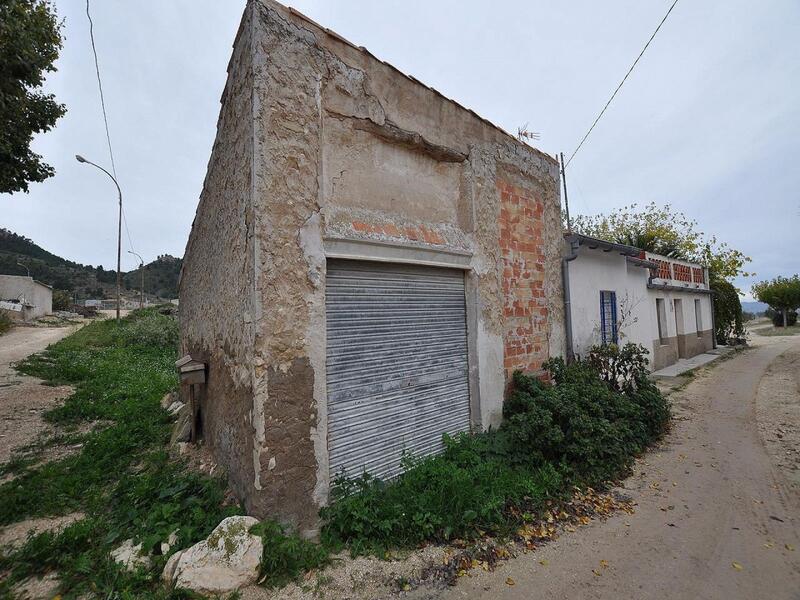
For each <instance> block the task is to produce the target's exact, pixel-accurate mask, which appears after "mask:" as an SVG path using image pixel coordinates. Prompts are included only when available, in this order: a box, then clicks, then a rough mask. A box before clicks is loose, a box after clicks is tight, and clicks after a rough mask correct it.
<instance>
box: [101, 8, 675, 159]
mask: <svg viewBox="0 0 800 600" xmlns="http://www.w3.org/2000/svg"><path fill="white" fill-rule="evenodd" d="M87 1H88V0H87ZM677 3H678V0H674V2H673V3H672V5H671V6H670V7H669V10H668V11H667V14H665V15H664V18H663V19H661V22H660V23H659V24H658V27H656V30H655V31H654V32H653V35H651V36H650V39H649V40H647V43H646V44H645V45H644V48H642V51H641V52H639V56H637V57H636V60H635V61H633V64H632V65H631V68H630V69H628V72H627V73H625V77H623V78H622V81H620V82H619V85H618V86H617V89H615V90H614V93H613V94H611V98H609V99H608V102H606V105H605V106H604V107H603V110H601V111H600V114H599V115H597V118H596V119H595V120H594V123H592V126H591V127H589V131H587V132H586V135H584V136H583V139H582V140H581V143H580V144H578V147H577V148H575V151H574V152H573V153H572V156H570V157H569V160H567V164H566V165H564V166H565V167H566V166H568V165H569V163H571V162H572V159H573V158H575V155H576V154H577V153H578V150H580V149H581V146H583V143H584V142H585V141H586V138H588V137H589V134H590V133H592V130H593V129H594V127H595V125H597V122H598V121H599V120H600V118H601V117H602V116H603V115H604V114H605V112H606V109H607V108H608V106H609V104H611V101H612V100H613V99H614V97H615V96H616V95H617V92H619V90H620V88H621V87H622V84H624V83H625V80H626V79H628V76H629V75H630V74H631V73H632V72H633V69H634V68H635V67H636V64H637V63H638V62H639V59H641V58H642V56H643V55H644V53H645V51H646V50H647V48H648V46H650V42H652V41H653V38H655V37H656V34H657V33H658V30H659V29H661V26H662V25H663V24H664V22H665V21H666V20H667V17H669V15H670V13H671V12H672V9H673V8H675V5H676V4H677Z"/></svg>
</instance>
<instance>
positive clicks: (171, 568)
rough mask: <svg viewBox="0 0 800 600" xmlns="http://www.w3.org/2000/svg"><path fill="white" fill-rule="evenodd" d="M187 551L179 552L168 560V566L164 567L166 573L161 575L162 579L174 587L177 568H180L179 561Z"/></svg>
mask: <svg viewBox="0 0 800 600" xmlns="http://www.w3.org/2000/svg"><path fill="white" fill-rule="evenodd" d="M184 552H185V550H178V551H177V552H176V553H175V554H173V555H172V556H170V557H169V558H168V559H167V564H166V565H164V572H163V573H162V574H161V579H163V580H164V582H166V583H167V584H168V585H172V584H173V583H174V581H175V568H176V567H177V566H178V561H179V560H180V559H181V555H182V554H183V553H184Z"/></svg>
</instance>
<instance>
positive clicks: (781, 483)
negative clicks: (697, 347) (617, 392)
mask: <svg viewBox="0 0 800 600" xmlns="http://www.w3.org/2000/svg"><path fill="white" fill-rule="evenodd" d="M761 343H762V344H763V345H761V346H759V347H757V348H754V349H752V350H749V351H748V352H746V353H743V354H742V355H739V356H737V357H735V358H733V359H731V360H728V361H726V362H723V363H721V364H718V365H716V366H714V367H713V368H712V369H710V370H709V371H708V372H705V373H701V374H700V375H698V377H697V378H696V380H694V381H693V382H692V383H690V384H689V385H688V386H687V387H686V388H684V389H683V390H681V391H678V392H676V393H675V394H673V396H672V400H673V402H674V404H675V414H676V417H677V419H676V423H675V427H674V430H673V432H672V433H671V434H670V435H669V436H668V438H667V440H665V442H664V444H663V445H662V446H661V447H660V448H659V449H657V450H656V451H655V452H653V453H651V454H649V455H648V456H647V457H646V458H645V461H642V462H640V463H639V464H638V465H637V467H636V472H635V474H634V476H633V477H631V478H629V479H628V480H627V481H626V483H625V490H624V491H625V492H626V493H627V494H629V495H631V496H632V497H633V498H634V499H635V500H636V501H637V502H638V507H637V509H636V513H635V514H634V515H631V516H629V515H619V516H616V517H613V518H611V519H609V520H608V521H606V522H597V523H594V524H593V525H590V526H589V527H586V528H582V529H580V530H578V532H576V533H575V534H572V535H568V536H564V537H562V538H561V539H560V540H558V541H557V542H555V543H552V544H549V545H547V546H545V547H542V548H540V549H538V550H537V551H536V552H533V553H530V554H527V555H523V556H521V557H519V558H516V559H513V560H511V561H509V562H508V563H506V564H504V565H502V566H501V567H500V568H498V569H497V570H496V571H495V572H494V573H484V572H480V571H478V570H475V571H473V572H472V573H471V576H470V577H464V578H462V579H461V580H460V582H459V584H458V585H457V586H455V587H454V588H451V589H448V590H444V591H433V590H431V591H428V592H424V591H423V590H418V592H421V593H418V594H414V597H415V598H442V599H447V600H450V599H455V598H485V599H489V598H491V600H501V599H515V600H516V599H521V598H526V599H529V598H547V599H551V598H564V599H566V598H569V599H578V598H609V599H610V598H614V599H617V598H624V599H628V598H637V599H639V598H653V599H655V598H658V599H663V598H670V599H686V600H696V599H720V600H723V599H725V600H728V599H734V598H735V599H739V598H741V599H748V600H749V599H756V598H770V599H776V600H777V599H786V600H789V599H793V600H798V599H800V498H799V497H798V494H797V491H795V490H793V489H792V488H791V486H790V485H788V483H787V480H786V478H785V477H784V476H783V475H782V474H781V473H780V472H779V471H778V470H777V469H776V466H775V462H776V461H775V460H773V459H772V458H771V457H770V455H769V454H768V451H767V449H766V448H765V445H764V443H763V442H762V440H761V438H760V436H759V431H758V424H757V422H756V410H755V398H756V393H757V390H758V388H759V383H760V380H761V378H762V375H764V373H765V372H766V371H767V368H768V367H769V365H770V364H771V363H773V361H775V359H776V358H777V357H779V356H780V355H781V354H782V353H783V352H785V351H786V350H788V349H797V348H800V340H798V339H797V338H773V339H771V340H769V341H764V342H761ZM783 362H784V363H785V364H790V365H791V364H794V365H795V367H794V368H796V363H792V362H789V361H785V360H784V361H783ZM790 393H794V394H795V402H800V400H798V396H797V393H798V391H797V389H795V390H793V392H790ZM773 451H774V450H773ZM601 561H603V562H601Z"/></svg>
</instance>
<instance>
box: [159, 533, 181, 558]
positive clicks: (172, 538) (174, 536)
mask: <svg viewBox="0 0 800 600" xmlns="http://www.w3.org/2000/svg"><path fill="white" fill-rule="evenodd" d="M177 541H178V530H177V529H176V530H175V531H173V532H172V533H170V534H169V536H167V541H166V542H161V554H169V551H170V548H172V547H173V546H174V545H175V543H176V542H177Z"/></svg>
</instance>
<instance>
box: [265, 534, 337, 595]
mask: <svg viewBox="0 0 800 600" xmlns="http://www.w3.org/2000/svg"><path fill="white" fill-rule="evenodd" d="M250 533H253V534H254V535H257V536H260V537H261V539H262V541H263V542H264V553H263V555H262V557H261V566H260V569H261V576H262V578H264V584H266V585H267V586H270V587H278V586H282V585H286V584H287V583H289V582H290V581H292V580H293V579H297V578H298V577H299V576H300V575H301V574H302V573H304V572H306V571H310V570H312V569H320V568H322V567H324V566H326V565H327V564H328V563H329V562H330V553H329V552H328V550H327V549H326V548H324V547H323V546H320V545H319V544H315V543H313V542H309V541H308V540H303V539H301V538H299V537H297V535H294V534H291V533H288V532H287V531H286V530H284V528H282V527H281V526H280V525H279V524H278V523H275V522H274V521H262V522H261V523H259V524H258V525H255V526H254V527H252V528H251V529H250Z"/></svg>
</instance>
